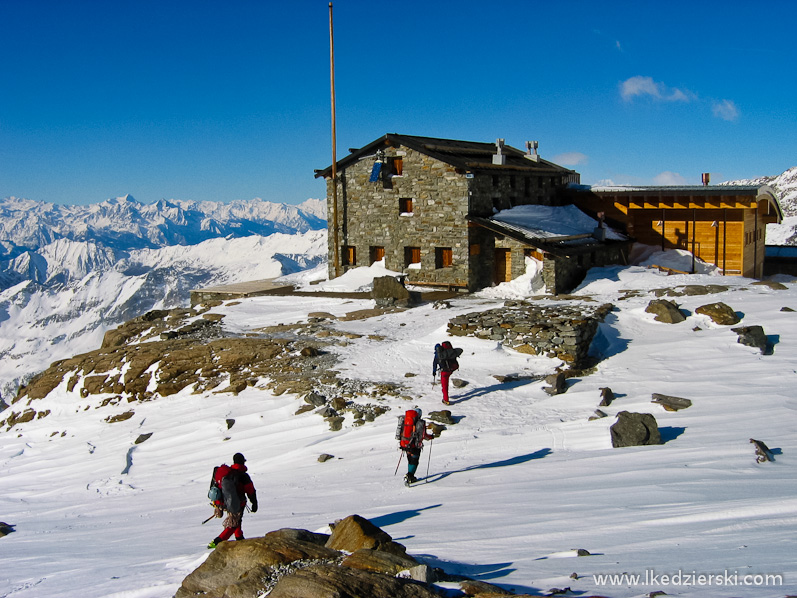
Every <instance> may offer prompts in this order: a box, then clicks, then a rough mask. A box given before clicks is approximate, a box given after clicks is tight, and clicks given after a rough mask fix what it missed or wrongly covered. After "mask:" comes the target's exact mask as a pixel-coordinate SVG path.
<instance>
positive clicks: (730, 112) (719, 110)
mask: <svg viewBox="0 0 797 598" xmlns="http://www.w3.org/2000/svg"><path fill="white" fill-rule="evenodd" d="M711 111H712V112H713V113H714V116H716V117H718V118H721V119H722V120H728V121H734V120H736V119H738V118H739V109H738V108H737V107H736V104H734V103H733V101H731V100H722V101H719V102H714V105H713V106H712V107H711Z"/></svg>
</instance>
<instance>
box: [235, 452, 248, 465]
mask: <svg viewBox="0 0 797 598" xmlns="http://www.w3.org/2000/svg"><path fill="white" fill-rule="evenodd" d="M232 462H233V463H237V464H238V465H243V464H244V463H246V459H244V456H243V455H242V454H241V453H235V454H234V455H233V456H232Z"/></svg>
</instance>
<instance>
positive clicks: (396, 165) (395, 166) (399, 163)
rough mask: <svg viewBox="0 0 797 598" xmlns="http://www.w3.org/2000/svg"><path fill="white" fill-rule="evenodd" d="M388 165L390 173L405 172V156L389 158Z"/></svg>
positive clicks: (395, 174)
mask: <svg viewBox="0 0 797 598" xmlns="http://www.w3.org/2000/svg"><path fill="white" fill-rule="evenodd" d="M387 166H388V171H387V173H388V174H389V175H392V176H401V175H402V174H404V158H388V159H387Z"/></svg>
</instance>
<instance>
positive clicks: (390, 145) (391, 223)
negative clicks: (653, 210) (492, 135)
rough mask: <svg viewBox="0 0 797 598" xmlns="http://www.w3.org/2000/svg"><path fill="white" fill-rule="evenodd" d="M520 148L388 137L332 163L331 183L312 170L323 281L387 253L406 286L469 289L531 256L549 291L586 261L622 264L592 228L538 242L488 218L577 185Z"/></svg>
mask: <svg viewBox="0 0 797 598" xmlns="http://www.w3.org/2000/svg"><path fill="white" fill-rule="evenodd" d="M526 145H527V151H525V152H523V151H521V150H518V149H515V148H513V147H510V146H508V145H504V143H503V140H502V139H499V140H497V141H496V143H483V142H472V141H456V140H451V139H437V138H432V137H417V136H410V135H398V134H392V133H390V134H387V135H385V136H383V137H380V138H379V139H376V140H375V141H373V142H371V143H369V144H368V145H366V146H364V147H362V148H359V149H351V150H350V153H349V155H348V156H346V157H345V158H343V159H341V160H339V161H338V162H337V164H336V165H335V171H336V172H335V179H336V182H337V187H336V189H335V188H333V169H332V166H328V167H327V168H325V169H323V170H317V171H316V177H324V178H325V179H326V181H327V202H328V211H327V214H328V222H329V225H328V226H329V276H330V278H334V277H336V276H340V275H341V274H343V273H344V272H345V271H346V270H347V269H349V268H352V267H357V266H369V265H371V264H373V263H374V262H377V261H380V260H383V259H384V263H385V267H386V268H388V269H389V270H393V271H397V272H403V273H404V274H405V275H406V279H407V282H409V283H411V284H415V285H429V286H440V287H446V288H459V289H467V290H476V289H479V288H483V287H485V286H490V285H491V284H494V283H498V282H503V281H507V280H511V279H513V278H516V277H517V276H519V275H521V274H523V273H524V272H525V257H526V256H532V255H533V256H534V257H536V258H538V259H541V260H542V261H543V263H544V264H545V269H546V271H547V278H546V280H545V282H546V285H547V286H548V288H549V290H551V291H552V292H562V291H565V290H569V288H572V286H574V281H575V284H577V283H578V282H579V281H580V277H583V274H584V273H585V272H586V270H587V269H588V268H589V267H590V266H592V265H599V264H603V263H609V262H615V261H621V259H622V253H623V249H622V247H625V245H622V244H619V245H618V243H617V242H616V241H609V242H607V241H606V240H604V239H602V238H600V235H597V236H596V237H594V238H593V235H592V231H589V233H587V234H584V235H580V238H579V239H577V240H576V239H572V238H569V237H568V238H559V239H556V238H551V236H550V235H548V236H546V237H545V238H544V239H542V240H540V239H538V238H537V237H536V236H535V235H534V233H533V232H530V231H528V230H525V231H524V230H517V227H514V228H513V227H506V226H503V225H501V224H500V223H495V222H493V221H492V220H491V219H492V217H493V216H494V214H496V213H497V212H499V211H501V210H507V209H510V208H513V207H516V206H522V205H544V206H559V205H563V203H565V201H566V200H565V197H564V195H565V194H564V191H565V189H566V187H567V185H568V184H571V183H573V184H577V183H579V175H578V173H577V172H575V171H573V170H570V169H567V168H564V167H562V166H559V165H557V164H554V163H552V162H549V161H547V160H543V159H542V158H541V157H540V156H539V154H538V153H537V144H536V142H528V143H527V144H526ZM596 224H597V223H596ZM587 238H590V239H591V240H588V239H587ZM576 241H578V242H576Z"/></svg>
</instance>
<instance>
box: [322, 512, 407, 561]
mask: <svg viewBox="0 0 797 598" xmlns="http://www.w3.org/2000/svg"><path fill="white" fill-rule="evenodd" d="M326 547H327V548H331V549H333V550H345V551H346V552H355V551H357V550H360V549H361V548H369V549H372V550H382V551H384V552H390V553H392V554H396V555H399V556H405V555H406V553H407V549H406V548H405V547H404V546H403V545H401V544H398V543H397V542H394V541H393V538H391V537H390V534H388V533H387V532H384V531H382V530H381V529H379V528H378V527H376V526H375V525H374V524H373V523H371V522H370V521H368V520H367V519H366V518H365V517H360V516H359V515H349V516H348V517H346V518H345V519H341V520H340V521H337V522H336V523H335V524H334V527H333V528H332V535H331V536H330V537H329V540H327V543H326Z"/></svg>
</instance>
